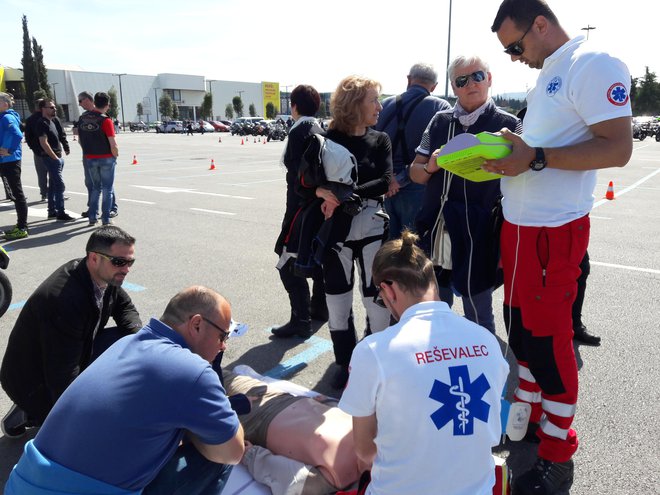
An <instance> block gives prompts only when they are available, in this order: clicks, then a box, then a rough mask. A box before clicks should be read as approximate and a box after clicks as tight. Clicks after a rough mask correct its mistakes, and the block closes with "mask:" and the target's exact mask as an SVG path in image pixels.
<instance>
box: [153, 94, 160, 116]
mask: <svg viewBox="0 0 660 495" xmlns="http://www.w3.org/2000/svg"><path fill="white" fill-rule="evenodd" d="M159 89H160V88H154V101H155V102H156V120H158V91H157V90H159Z"/></svg>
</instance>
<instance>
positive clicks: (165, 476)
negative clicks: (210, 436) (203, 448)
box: [142, 443, 233, 495]
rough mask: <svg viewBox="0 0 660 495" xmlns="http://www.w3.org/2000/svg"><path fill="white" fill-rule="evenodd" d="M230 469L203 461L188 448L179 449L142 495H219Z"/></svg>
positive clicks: (184, 445) (202, 458)
mask: <svg viewBox="0 0 660 495" xmlns="http://www.w3.org/2000/svg"><path fill="white" fill-rule="evenodd" d="M232 467H233V466H231V465H228V464H216V463H215V462H211V461H209V460H208V459H206V458H205V457H204V456H203V455H202V454H200V453H199V452H198V451H197V449H196V448H195V447H194V446H193V445H192V444H191V443H186V444H183V445H181V446H180V447H179V448H178V449H177V450H176V452H174V455H173V456H172V458H171V459H170V460H169V461H168V462H167V464H165V466H163V469H161V470H160V472H159V473H158V475H157V476H156V478H155V479H154V480H153V481H152V482H151V483H149V484H148V485H147V486H146V487H145V488H144V491H143V492H142V493H143V494H144V495H219V494H220V493H222V490H223V489H224V488H225V485H226V484H227V479H228V478H229V475H230V474H231V469H232Z"/></svg>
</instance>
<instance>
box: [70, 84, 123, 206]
mask: <svg viewBox="0 0 660 495" xmlns="http://www.w3.org/2000/svg"><path fill="white" fill-rule="evenodd" d="M78 105H80V106H81V107H82V108H83V110H85V111H86V112H89V111H91V110H94V96H92V94H91V93H90V92H88V91H83V92H82V93H80V94H78ZM79 123H80V119H78V120H77V121H75V122H74V123H73V135H74V136H78V125H79ZM82 162H83V171H84V173H85V187H86V188H87V209H86V210H85V211H83V212H82V214H81V216H82V217H83V218H89V200H90V198H91V197H92V180H91V178H90V177H89V170H88V167H87V159H86V158H85V154H84V153H83V157H82ZM117 215H119V207H118V206H117V197H116V196H115V189H114V187H113V188H112V207H111V208H110V218H114V217H116V216H117Z"/></svg>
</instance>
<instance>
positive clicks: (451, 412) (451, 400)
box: [429, 365, 490, 435]
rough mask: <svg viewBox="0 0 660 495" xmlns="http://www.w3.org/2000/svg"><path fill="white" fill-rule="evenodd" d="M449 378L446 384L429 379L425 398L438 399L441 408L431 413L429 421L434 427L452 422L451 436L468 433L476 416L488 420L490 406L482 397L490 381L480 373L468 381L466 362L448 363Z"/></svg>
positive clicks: (471, 429)
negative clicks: (427, 395)
mask: <svg viewBox="0 0 660 495" xmlns="http://www.w3.org/2000/svg"><path fill="white" fill-rule="evenodd" d="M449 379H450V382H451V383H450V384H449V385H448V384H446V383H443V382H441V381H439V380H434V382H433V388H432V389H431V393H430V394H429V398H431V399H433V400H435V401H437V402H440V403H441V404H442V407H440V409H438V410H437V411H435V412H434V413H433V414H431V420H432V421H433V423H434V424H435V427H436V428H437V429H438V430H439V429H441V428H443V427H444V426H445V425H446V424H447V423H449V422H450V421H453V426H454V435H472V434H474V422H475V421H476V420H477V419H478V420H480V421H483V422H484V423H487V422H488V412H489V411H490V405H489V404H488V403H487V402H485V401H484V400H483V399H482V397H483V396H484V394H485V393H486V392H487V391H488V390H489V389H490V384H489V383H488V380H487V379H486V377H485V376H484V374H483V373H482V374H481V375H479V376H478V377H477V379H476V380H474V381H470V372H469V370H468V367H467V366H466V365H462V366H451V367H450V368H449Z"/></svg>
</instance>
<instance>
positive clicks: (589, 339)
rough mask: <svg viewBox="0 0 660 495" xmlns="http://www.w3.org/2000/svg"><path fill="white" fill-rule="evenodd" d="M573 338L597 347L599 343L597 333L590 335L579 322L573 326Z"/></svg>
mask: <svg viewBox="0 0 660 495" xmlns="http://www.w3.org/2000/svg"><path fill="white" fill-rule="evenodd" d="M573 340H577V341H578V342H582V343H583V344H585V345H592V346H594V347H598V346H599V345H600V337H599V336H598V335H592V334H590V333H589V331H588V330H587V327H585V326H584V324H582V323H580V324H579V325H576V326H575V328H573Z"/></svg>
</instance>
